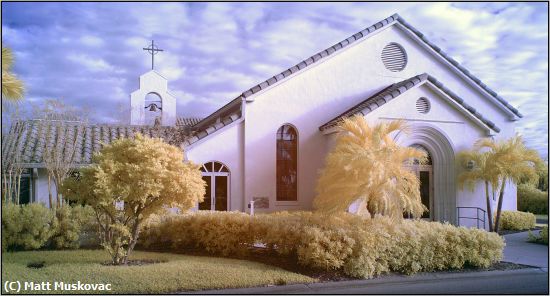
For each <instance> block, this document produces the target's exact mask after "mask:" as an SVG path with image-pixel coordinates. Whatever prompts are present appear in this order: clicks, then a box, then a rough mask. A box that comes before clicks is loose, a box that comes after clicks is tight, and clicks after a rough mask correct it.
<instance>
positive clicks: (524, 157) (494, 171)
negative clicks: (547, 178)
mask: <svg viewBox="0 0 550 296" xmlns="http://www.w3.org/2000/svg"><path fill="white" fill-rule="evenodd" d="M474 149H477V150H479V151H483V150H485V151H487V152H488V153H489V155H488V157H487V164H488V168H487V171H486V174H487V178H489V179H491V180H493V181H492V186H493V189H494V190H498V193H499V194H498V204H497V213H496V217H495V227H494V231H495V232H498V230H499V222H500V216H501V212H502V202H503V199H504V191H505V189H506V183H507V182H513V183H515V184H518V183H520V181H524V182H528V183H532V184H536V183H537V182H538V174H537V167H539V166H541V165H542V162H543V161H542V159H541V158H540V156H539V154H538V152H537V151H535V150H533V149H529V148H527V147H525V144H524V143H523V139H522V138H521V136H519V135H516V136H515V137H512V138H510V139H508V140H504V141H494V140H492V139H481V140H479V141H477V142H476V144H475V145H474Z"/></svg>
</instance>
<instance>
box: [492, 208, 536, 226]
mask: <svg viewBox="0 0 550 296" xmlns="http://www.w3.org/2000/svg"><path fill="white" fill-rule="evenodd" d="M536 222H537V217H536V216H535V215H533V214H531V213H526V212H520V211H503V212H502V217H501V220H500V223H501V224H500V226H501V227H502V229H503V230H526V229H532V228H535V224H536Z"/></svg>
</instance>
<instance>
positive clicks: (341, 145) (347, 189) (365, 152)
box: [313, 116, 426, 218]
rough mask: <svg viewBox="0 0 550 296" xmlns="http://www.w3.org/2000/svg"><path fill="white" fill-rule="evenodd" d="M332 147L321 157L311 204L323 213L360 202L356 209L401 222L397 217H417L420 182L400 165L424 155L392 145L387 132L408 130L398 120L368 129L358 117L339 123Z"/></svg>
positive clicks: (420, 205) (343, 209)
mask: <svg viewBox="0 0 550 296" xmlns="http://www.w3.org/2000/svg"><path fill="white" fill-rule="evenodd" d="M339 129H340V131H341V133H340V134H339V137H338V140H337V143H336V146H335V148H334V150H333V151H331V152H330V153H329V154H328V156H327V158H326V166H325V168H324V169H323V170H322V171H321V175H320V177H319V180H318V184H317V192H318V194H317V196H316V198H315V200H314V202H313V205H314V207H315V208H316V209H317V210H320V211H324V212H329V213H331V212H337V211H345V210H346V209H348V208H349V206H350V205H351V204H352V203H353V202H355V201H357V200H360V201H361V206H360V211H362V212H364V211H365V210H367V211H368V213H369V214H370V216H371V217H373V216H374V215H375V214H383V215H388V216H391V217H395V218H403V213H404V212H406V213H410V214H412V215H413V216H414V217H420V216H421V215H422V213H423V212H424V211H425V207H424V206H423V204H422V202H421V199H420V190H419V185H420V182H419V180H418V178H417V177H416V175H415V174H414V173H412V172H410V171H408V170H407V169H406V168H405V167H404V166H403V164H404V163H406V162H408V163H409V164H411V163H412V161H413V159H414V158H416V159H419V160H420V161H421V162H424V161H426V155H425V153H424V152H422V151H420V150H417V149H414V148H411V147H401V146H399V145H397V144H396V143H395V141H394V139H393V138H392V137H391V136H390V134H391V133H392V132H397V131H402V132H408V131H409V129H408V127H407V126H406V125H405V123H404V122H403V121H393V122H390V123H381V124H377V125H374V126H372V127H371V126H370V125H369V124H368V123H367V121H366V120H365V118H364V117H363V116H354V117H352V118H349V119H345V120H344V121H343V122H342V123H341V124H340V125H339Z"/></svg>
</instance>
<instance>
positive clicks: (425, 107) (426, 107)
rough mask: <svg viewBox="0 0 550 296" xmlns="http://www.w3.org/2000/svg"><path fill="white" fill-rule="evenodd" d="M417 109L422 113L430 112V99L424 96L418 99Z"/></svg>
mask: <svg viewBox="0 0 550 296" xmlns="http://www.w3.org/2000/svg"><path fill="white" fill-rule="evenodd" d="M416 111H418V112H419V113H422V114H426V113H428V112H430V101H428V99H426V98H424V97H422V98H420V99H418V100H416Z"/></svg>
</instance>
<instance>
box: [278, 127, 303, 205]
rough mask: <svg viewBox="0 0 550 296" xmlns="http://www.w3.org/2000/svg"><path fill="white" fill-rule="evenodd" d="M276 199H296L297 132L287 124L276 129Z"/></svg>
mask: <svg viewBox="0 0 550 296" xmlns="http://www.w3.org/2000/svg"><path fill="white" fill-rule="evenodd" d="M277 200H278V201H297V200H298V133H297V132H296V129H295V128H294V127H293V126H292V125H289V124H285V125H283V126H281V127H280V128H279V130H278V131H277Z"/></svg>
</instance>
